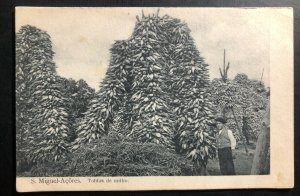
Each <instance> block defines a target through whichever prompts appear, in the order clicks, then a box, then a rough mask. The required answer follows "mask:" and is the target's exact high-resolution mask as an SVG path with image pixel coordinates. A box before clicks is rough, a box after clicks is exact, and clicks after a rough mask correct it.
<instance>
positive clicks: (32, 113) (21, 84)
mask: <svg viewBox="0 0 300 196" xmlns="http://www.w3.org/2000/svg"><path fill="white" fill-rule="evenodd" d="M53 55H54V53H53V51H52V46H51V40H50V36H49V35H48V34H47V33H46V32H45V31H42V30H40V29H38V28H36V27H33V26H30V25H26V26H23V27H21V29H20V31H19V32H18V33H17V34H16V56H17V59H16V64H17V66H16V67H17V70H16V72H17V73H16V86H17V88H16V103H17V106H16V107H17V109H16V110H17V119H16V120H17V140H20V141H22V142H19V141H18V142H17V151H19V152H23V151H22V150H23V149H21V148H24V151H25V152H24V153H25V156H26V159H28V160H30V161H32V162H39V161H56V160H58V159H60V158H62V157H65V156H66V154H67V153H68V144H67V142H66V139H67V137H68V135H67V134H68V132H69V127H68V122H67V118H68V114H67V113H66V111H65V109H64V107H63V106H64V101H65V98H64V97H63V96H62V94H61V92H60V87H59V85H58V78H57V76H56V70H55V64H54V62H53ZM17 156H18V155H17ZM17 158H18V157H17Z"/></svg>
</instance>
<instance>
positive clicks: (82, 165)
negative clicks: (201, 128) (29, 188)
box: [31, 133, 193, 176]
mask: <svg viewBox="0 0 300 196" xmlns="http://www.w3.org/2000/svg"><path fill="white" fill-rule="evenodd" d="M191 168H192V163H191V162H189V161H188V160H186V159H185V158H184V157H181V156H180V155H178V154H176V153H175V151H172V150H169V149H166V148H165V147H164V146H163V145H159V144H154V143H144V144H142V143H139V142H135V141H132V140H129V139H127V138H125V137H124V136H122V135H121V134H114V133H110V134H108V135H107V136H103V137H102V138H101V139H100V140H94V141H93V142H91V143H87V144H86V145H84V146H81V147H79V148H78V149H77V150H76V151H75V152H74V153H73V154H72V155H70V157H69V158H68V159H65V160H62V161H59V162H57V163H54V164H53V163H51V164H49V163H43V164H38V165H35V166H34V167H33V169H32V170H31V175H32V176H175V175H176V176H177V175H190V174H191V173H193V172H192V169H191Z"/></svg>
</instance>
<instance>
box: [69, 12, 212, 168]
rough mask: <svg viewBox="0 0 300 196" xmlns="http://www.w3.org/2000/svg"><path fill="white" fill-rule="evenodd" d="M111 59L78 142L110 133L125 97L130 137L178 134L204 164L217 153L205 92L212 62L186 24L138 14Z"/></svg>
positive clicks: (163, 139)
mask: <svg viewBox="0 0 300 196" xmlns="http://www.w3.org/2000/svg"><path fill="white" fill-rule="evenodd" d="M111 59H112V60H111V63H110V65H109V69H108V71H107V76H106V78H105V80H104V82H103V84H102V86H101V90H100V92H99V93H98V95H97V98H96V99H94V100H93V101H92V102H91V105H90V106H89V108H90V109H89V110H88V111H87V113H86V115H85V117H84V118H83V120H82V121H81V123H80V126H79V128H78V133H79V134H78V135H79V138H78V139H77V141H76V142H77V143H79V144H80V143H85V142H91V141H92V140H94V139H98V138H100V137H101V136H102V135H103V134H107V132H108V130H109V127H110V126H112V125H111V124H112V122H113V120H112V119H113V117H114V115H115V114H117V111H118V109H119V107H120V106H121V105H122V103H123V102H124V103H125V106H123V107H124V111H125V112H124V113H125V114H126V118H127V119H123V123H124V122H125V124H126V125H125V126H126V127H128V129H129V131H130V132H129V134H127V136H128V137H131V138H134V139H136V140H137V141H140V142H143V143H145V142H147V143H148V142H150V143H156V144H163V145H164V146H166V147H168V148H174V143H173V142H174V139H173V138H174V136H175V135H176V134H177V135H178V136H179V139H178V142H179V146H180V151H181V152H183V153H185V154H186V155H188V156H190V157H192V159H193V160H194V161H195V162H197V163H198V164H200V163H201V164H204V165H205V164H206V163H207V159H208V157H213V156H214V154H215V149H214V145H213V143H214V140H213V137H212V134H213V133H212V132H211V131H210V130H211V129H209V126H208V124H209V123H210V122H211V120H212V104H211V103H210V101H209V99H208V94H207V92H206V88H207V87H208V84H209V82H208V69H207V66H208V65H207V64H205V63H204V60H203V58H202V57H201V56H200V53H199V52H198V50H197V49H196V47H195V44H194V41H193V39H192V37H191V36H190V30H189V28H188V27H187V25H186V24H184V23H182V22H181V21H180V20H178V19H175V18H172V17H170V16H167V15H166V16H163V17H158V16H157V15H156V16H154V15H153V16H150V15H149V16H147V17H146V16H143V17H142V18H141V19H139V18H138V20H137V22H136V26H135V29H134V32H133V34H132V36H131V37H130V38H129V39H128V40H126V41H118V42H117V43H116V44H115V45H114V46H113V48H112V57H111ZM174 96H176V97H174ZM175 116H176V117H175ZM177 116H179V118H178V119H177ZM122 118H125V116H123V117H122ZM128 129H127V130H128ZM77 147H79V145H75V147H74V148H77Z"/></svg>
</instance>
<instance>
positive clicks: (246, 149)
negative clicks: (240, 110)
mask: <svg viewBox="0 0 300 196" xmlns="http://www.w3.org/2000/svg"><path fill="white" fill-rule="evenodd" d="M231 111H232V114H233V117H234V121H235V123H236V126H237V128H238V130H239V132H240V135H241V137H242V141H243V144H244V147H245V151H246V154H247V155H248V148H247V145H246V144H245V140H244V138H243V135H244V134H243V133H242V131H241V129H240V126H239V124H238V121H237V119H236V116H235V113H234V110H233V107H231Z"/></svg>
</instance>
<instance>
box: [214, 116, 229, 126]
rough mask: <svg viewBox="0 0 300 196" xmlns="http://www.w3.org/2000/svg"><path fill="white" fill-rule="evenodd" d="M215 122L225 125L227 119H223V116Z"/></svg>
mask: <svg viewBox="0 0 300 196" xmlns="http://www.w3.org/2000/svg"><path fill="white" fill-rule="evenodd" d="M215 121H216V122H221V123H223V124H225V123H226V122H227V121H226V119H225V118H223V117H221V116H219V117H217V118H215Z"/></svg>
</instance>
